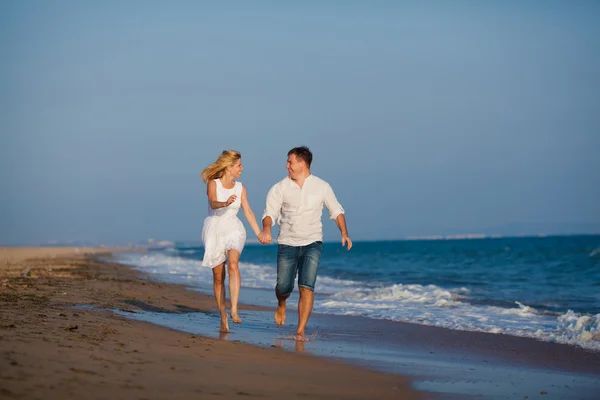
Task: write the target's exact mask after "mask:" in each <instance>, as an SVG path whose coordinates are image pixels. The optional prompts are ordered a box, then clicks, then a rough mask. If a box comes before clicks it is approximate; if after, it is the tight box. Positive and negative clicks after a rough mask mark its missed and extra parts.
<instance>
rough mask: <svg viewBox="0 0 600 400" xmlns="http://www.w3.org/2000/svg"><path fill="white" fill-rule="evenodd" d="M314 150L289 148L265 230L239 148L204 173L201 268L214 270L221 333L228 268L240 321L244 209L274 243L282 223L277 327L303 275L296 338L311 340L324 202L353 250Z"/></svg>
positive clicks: (257, 231) (225, 322) (235, 318)
mask: <svg viewBox="0 0 600 400" xmlns="http://www.w3.org/2000/svg"><path fill="white" fill-rule="evenodd" d="M311 163H312V153H311V152H310V150H309V149H308V147H305V146H302V147H295V148H293V149H292V150H290V151H289V152H288V158H287V165H286V168H287V170H288V176H286V177H285V178H284V179H282V180H281V181H279V182H277V183H276V184H275V185H273V187H271V190H269V193H268V194H267V201H266V207H265V212H264V214H263V217H262V225H263V228H262V230H261V229H260V228H259V225H258V223H257V222H256V217H255V216H254V213H253V212H252V209H251V208H250V204H249V203H248V194H247V191H246V188H245V187H244V186H243V185H242V184H241V183H240V182H238V181H236V179H239V177H240V175H241V173H242V171H243V170H244V168H243V167H242V156H241V154H240V153H239V152H237V151H232V150H225V151H224V152H223V153H222V154H221V155H220V156H219V158H218V159H217V161H215V162H214V163H213V164H211V165H210V166H208V167H207V168H206V169H205V170H204V171H202V174H201V177H202V180H203V181H204V182H205V183H206V194H207V196H208V204H209V206H208V214H209V215H208V217H207V218H206V219H205V220H204V227H203V229H202V242H203V243H204V260H203V261H202V266H204V267H210V268H212V270H213V288H214V293H215V299H216V301H217V306H218V307H219V311H220V313H221V328H220V329H221V332H228V331H229V324H228V315H227V311H226V308H225V271H226V269H227V272H228V273H229V296H230V298H231V319H232V320H233V322H236V323H240V322H242V320H241V319H240V317H239V315H238V300H239V294H240V281H241V280H240V270H239V259H240V254H241V253H242V250H243V249H244V243H245V241H246V230H245V229H244V225H243V224H242V221H240V220H239V219H238V218H237V213H238V211H239V209H240V207H241V208H242V210H243V211H244V216H245V217H246V220H247V221H248V223H249V224H250V227H251V228H252V230H253V231H254V234H255V235H256V236H257V238H258V240H259V241H260V242H261V243H263V244H268V243H271V240H272V239H271V227H272V226H273V225H275V222H278V223H279V236H278V238H277V242H278V248H277V285H276V287H275V295H276V296H277V300H278V306H277V311H276V312H275V322H276V323H277V325H283V324H284V323H285V311H286V301H287V299H288V297H289V296H290V294H291V293H292V290H293V289H294V280H295V279H296V274H297V275H298V287H299V290H300V300H299V301H298V329H297V330H296V336H295V338H296V340H301V341H306V340H308V339H307V338H306V337H305V335H304V331H305V328H306V324H307V322H308V318H309V317H310V313H311V311H312V309H313V303H314V293H313V291H314V288H315V282H316V280H317V270H318V269H319V260H320V259H321V250H322V248H323V242H322V241H323V230H322V224H321V215H322V211H323V205H325V207H327V210H328V211H329V215H330V216H331V219H332V220H334V221H335V223H336V225H337V226H338V228H339V230H340V232H341V234H342V246H344V245H347V246H348V250H350V249H351V248H352V240H350V237H348V230H347V228H346V218H345V217H344V209H343V208H342V206H341V205H340V203H339V202H338V201H337V199H336V197H335V194H334V193H333V190H332V189H331V186H329V184H328V183H327V182H325V181H324V180H322V179H320V178H317V177H316V176H314V175H312V174H311V172H310V164H311Z"/></svg>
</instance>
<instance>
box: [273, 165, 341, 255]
mask: <svg viewBox="0 0 600 400" xmlns="http://www.w3.org/2000/svg"><path fill="white" fill-rule="evenodd" d="M323 205H325V207H327V210H328V211H329V216H330V218H331V219H332V220H335V219H336V218H337V216H338V215H340V214H343V213H344V209H343V208H342V206H341V204H340V203H339V202H338V201H337V198H336V197H335V194H334V193H333V189H331V186H329V184H328V183H327V182H325V181H324V180H323V179H320V178H317V177H316V176H314V175H309V176H308V177H307V178H306V180H305V181H304V185H302V188H300V186H298V184H297V183H296V182H294V181H293V180H292V179H290V177H289V176H288V177H285V178H283V179H282V180H281V181H279V182H277V183H276V184H275V185H273V187H271V190H269V194H267V205H266V208H265V212H264V214H263V217H262V219H265V218H266V217H271V220H272V221H273V225H275V222H277V223H279V236H278V238H277V241H278V243H279V244H285V245H288V246H306V245H308V244H311V243H312V242H317V241H322V240H323V224H322V223H321V216H322V214H323Z"/></svg>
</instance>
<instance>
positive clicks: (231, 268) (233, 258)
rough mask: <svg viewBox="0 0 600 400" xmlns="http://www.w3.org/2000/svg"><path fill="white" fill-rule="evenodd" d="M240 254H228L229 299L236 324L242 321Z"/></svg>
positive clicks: (232, 252) (234, 251) (233, 251)
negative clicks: (239, 304) (240, 306)
mask: <svg viewBox="0 0 600 400" xmlns="http://www.w3.org/2000/svg"><path fill="white" fill-rule="evenodd" d="M239 260H240V252H239V251H237V250H233V249H231V250H229V251H228V252H227V272H228V273H229V299H230V300H231V319H232V320H233V322H235V323H238V324H239V323H240V322H242V320H241V319H240V317H239V315H238V300H239V298H240V286H241V281H242V279H241V276H240V268H239Z"/></svg>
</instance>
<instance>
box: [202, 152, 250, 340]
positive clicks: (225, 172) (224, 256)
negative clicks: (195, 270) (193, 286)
mask: <svg viewBox="0 0 600 400" xmlns="http://www.w3.org/2000/svg"><path fill="white" fill-rule="evenodd" d="M243 170H244V168H242V155H241V154H240V153H239V152H237V151H233V150H225V151H223V153H222V154H221V155H220V156H219V158H218V159H217V161H215V162H214V163H213V164H211V165H209V166H208V167H207V168H206V169H205V170H204V171H202V174H201V175H200V176H201V177H202V180H203V181H204V182H205V183H206V194H207V195H208V204H209V206H208V214H209V215H208V217H206V219H205V220H204V228H203V229H202V242H203V243H204V259H203V260H202V266H203V267H211V268H212V270H213V288H214V292H215V299H216V300H217V306H218V307H219V311H220V312H221V332H229V324H228V321H227V319H228V318H227V311H226V309H225V264H227V271H228V272H229V296H230V298H231V318H232V319H233V322H236V323H240V322H242V320H241V319H240V317H239V315H238V299H239V295H240V270H239V266H238V262H239V259H240V254H241V253H242V250H243V248H244V242H245V241H246V230H245V229H244V225H243V224H242V221H240V220H239V218H238V217H237V213H238V211H239V209H240V206H241V207H242V210H244V216H245V217H246V219H247V220H248V223H249V224H250V226H251V227H252V230H253V231H254V233H255V234H256V236H257V237H258V236H259V234H260V229H259V228H258V223H257V222H256V217H255V216H254V213H253V212H252V209H251V208H250V204H249V203H248V195H247V193H246V188H245V187H244V186H243V185H242V184H241V183H240V182H236V181H235V179H238V178H239V177H240V174H241V173H242V171H243Z"/></svg>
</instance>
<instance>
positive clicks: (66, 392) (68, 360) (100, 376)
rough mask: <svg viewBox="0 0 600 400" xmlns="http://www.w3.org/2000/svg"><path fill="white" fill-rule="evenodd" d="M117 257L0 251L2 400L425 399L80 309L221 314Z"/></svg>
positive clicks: (326, 369) (386, 382) (361, 376)
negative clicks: (112, 259)
mask: <svg viewBox="0 0 600 400" xmlns="http://www.w3.org/2000/svg"><path fill="white" fill-rule="evenodd" d="M107 251H108V250H106V249H89V248H79V249H75V248H0V310H1V318H0V352H1V355H0V398H9V399H10V398H15V399H45V400H46V399H65V398H69V397H71V398H85V399H159V398H160V399H162V398H164V399H192V398H193V399H209V398H215V399H224V398H238V397H239V398H243V397H248V396H250V397H260V398H278V399H279V398H285V399H307V398H317V399H375V398H377V399H392V398H393V399H416V398H423V397H424V394H423V393H419V392H416V391H414V390H412V389H411V388H410V382H409V380H408V379H406V378H404V377H401V376H398V375H388V374H383V373H378V372H373V371H367V370H363V369H359V368H355V367H352V366H349V365H345V364H341V363H337V362H334V361H331V360H328V359H324V358H320V357H316V356H312V355H307V354H300V353H291V352H286V351H284V350H281V349H278V348H270V349H265V348H258V347H253V346H250V345H246V344H243V343H235V342H229V341H219V340H214V339H209V338H205V337H201V336H197V335H190V334H186V333H183V332H179V331H174V330H170V329H167V328H163V327H160V326H155V325H151V324H147V323H144V322H138V321H132V320H128V319H125V318H122V317H120V316H118V315H115V314H113V313H112V312H110V311H101V310H91V309H76V308H74V307H75V306H77V305H92V306H95V307H97V308H105V309H116V308H119V309H123V310H127V309H135V308H136V307H137V306H143V307H148V306H151V307H160V308H163V309H166V310H171V311H173V312H180V311H181V310H189V309H190V308H192V309H197V310H208V309H213V308H214V302H213V299H212V298H211V297H210V296H206V295H203V294H200V293H197V292H194V291H190V290H187V289H185V288H184V287H183V286H180V285H171V284H164V283H156V282H152V281H149V280H147V279H145V277H144V276H143V275H142V274H141V273H140V272H137V271H134V270H132V269H130V268H128V267H125V266H122V265H119V264H117V263H112V262H100V261H98V260H96V259H95V258H94V255H95V254H98V253H104V254H105V255H106V253H107ZM245 308H250V307H245Z"/></svg>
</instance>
